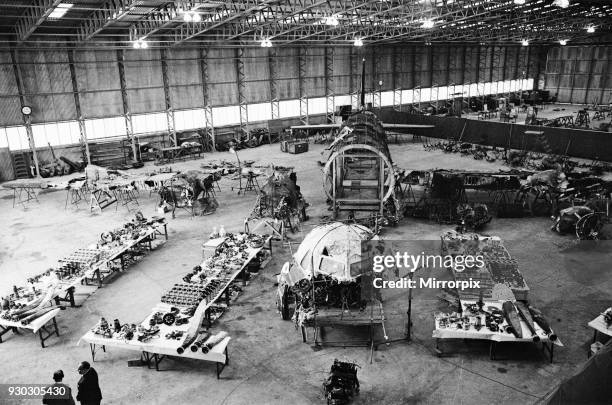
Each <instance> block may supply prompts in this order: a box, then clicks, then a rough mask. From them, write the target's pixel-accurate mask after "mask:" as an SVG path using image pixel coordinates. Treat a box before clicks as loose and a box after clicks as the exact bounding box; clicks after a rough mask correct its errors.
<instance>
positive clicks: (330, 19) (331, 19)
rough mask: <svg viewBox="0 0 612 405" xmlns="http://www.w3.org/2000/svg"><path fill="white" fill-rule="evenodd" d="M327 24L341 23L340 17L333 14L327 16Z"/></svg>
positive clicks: (335, 24)
mask: <svg viewBox="0 0 612 405" xmlns="http://www.w3.org/2000/svg"><path fill="white" fill-rule="evenodd" d="M325 24H327V25H332V26H334V27H335V26H337V25H338V24H339V22H338V18H336V16H333V15H332V16H329V17H325Z"/></svg>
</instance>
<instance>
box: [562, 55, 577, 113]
mask: <svg viewBox="0 0 612 405" xmlns="http://www.w3.org/2000/svg"><path fill="white" fill-rule="evenodd" d="M574 56H576V57H578V55H574ZM576 62H578V61H577V60H576V59H571V63H572V70H571V71H570V72H571V76H570V77H571V83H570V95H569V102H570V103H573V102H574V101H573V98H574V84H575V83H576ZM559 82H561V81H560V80H559Z"/></svg>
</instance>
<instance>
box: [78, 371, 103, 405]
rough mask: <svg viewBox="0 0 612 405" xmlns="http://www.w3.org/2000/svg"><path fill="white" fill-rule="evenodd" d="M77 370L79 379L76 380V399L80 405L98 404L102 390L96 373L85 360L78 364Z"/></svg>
mask: <svg viewBox="0 0 612 405" xmlns="http://www.w3.org/2000/svg"><path fill="white" fill-rule="evenodd" d="M78 371H79V374H81V379H80V380H79V382H78V393H77V397H76V399H77V401H79V402H80V403H81V405H99V404H100V401H101V400H102V392H101V391H100V385H99V384H98V373H96V370H94V369H93V368H92V367H91V366H90V365H89V363H88V362H86V361H84V362H82V363H81V364H80V365H79V369H78Z"/></svg>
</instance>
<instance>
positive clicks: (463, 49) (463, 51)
mask: <svg viewBox="0 0 612 405" xmlns="http://www.w3.org/2000/svg"><path fill="white" fill-rule="evenodd" d="M466 53H467V45H463V46H462V47H461V67H460V68H459V71H460V72H461V85H463V84H465V69H466V66H465V63H466V59H467V55H466Z"/></svg>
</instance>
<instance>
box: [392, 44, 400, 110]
mask: <svg viewBox="0 0 612 405" xmlns="http://www.w3.org/2000/svg"><path fill="white" fill-rule="evenodd" d="M392 49H393V54H392V59H393V60H392V64H393V74H392V75H391V77H392V80H393V82H392V83H391V85H392V87H391V88H392V89H393V109H394V110H395V111H402V86H401V80H398V78H399V76H400V74H401V70H402V65H401V59H400V56H399V55H398V49H397V46H394V47H393V48H392Z"/></svg>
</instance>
